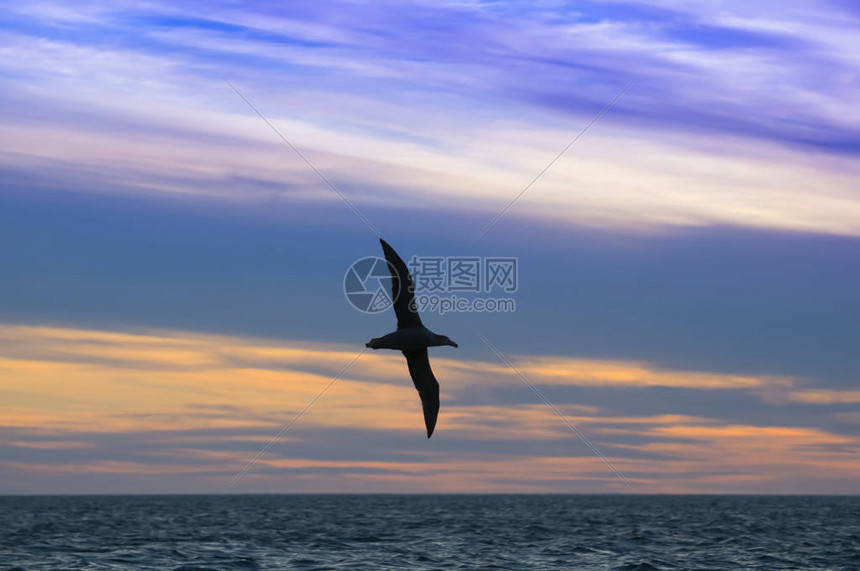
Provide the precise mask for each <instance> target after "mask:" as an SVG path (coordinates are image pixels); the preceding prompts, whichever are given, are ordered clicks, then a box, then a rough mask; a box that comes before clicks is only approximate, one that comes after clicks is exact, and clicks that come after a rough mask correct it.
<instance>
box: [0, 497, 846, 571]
mask: <svg viewBox="0 0 860 571" xmlns="http://www.w3.org/2000/svg"><path fill="white" fill-rule="evenodd" d="M0 568H2V569H19V568H20V569H61V568H64V569H173V570H193V569H196V570H203V569H607V570H610V569H619V570H622V569H623V570H635V569H643V570H644V569H739V568H759V569H842V570H848V569H851V570H855V569H860V497H820V496H818V497H814V496H791V497H776V496H457V495H449V496H400V495H382V496H337V495H326V496H42V497H32V496H31V497H8V496H7V497H0Z"/></svg>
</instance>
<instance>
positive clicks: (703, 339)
mask: <svg viewBox="0 0 860 571" xmlns="http://www.w3.org/2000/svg"><path fill="white" fill-rule="evenodd" d="M858 28H860V8H858V5H857V4H856V3H854V2H848V1H838V0H829V1H820V0H818V1H803V2H799V1H791V0H789V1H780V2H776V1H771V0H763V1H761V2H742V1H739V0H720V1H716V2H700V1H685V2H681V1H680V0H678V1H676V0H657V1H653V2H638V1H635V0H631V1H629V2H621V1H619V2H616V1H612V0H607V1H590V2H563V1H557V2H556V1H539V2H500V1H495V2H490V1H487V2H481V1H472V0H461V1H450V2H424V1H408V2H384V1H382V2H359V1H345V2H290V3H280V2H254V3H243V2H223V1H211V2H187V1H182V0H180V1H178V2H176V1H174V2H163V1H160V0H153V1H149V2H135V3H125V2H87V1H83V2H63V1H41V0H34V1H33V2H27V3H9V4H7V5H6V6H5V7H4V9H3V10H2V11H0V244H2V246H0V278H2V279H0V494H43V493H44V494H63V493H222V492H224V491H225V490H226V491H229V492H231V493H270V492H284V493H293V492H296V493H300V492H326V493H328V492H337V493H341V492H374V493H376V492H404V493H413V492H414V493H436V492H458V493H459V492H470V493H471V492H477V493H508V492H511V493H546V492H559V493H599V492H609V493H787V494H806V493H808V494H856V493H860V478H858V474H860V383H858V371H860V351H858V346H860V328H858V323H860V296H858V291H860V161H858V158H860V108H858V106H857V105H856V102H857V101H858V100H860V37H858V35H857V33H856V30H857V29H858ZM240 94H241V95H240ZM243 98H244V99H246V100H247V102H246V101H245V100H243ZM613 101H614V103H612V104H611V106H610V103H611V102H613ZM249 104H250V105H253V107H254V108H255V109H256V110H257V111H258V112H259V114H260V115H262V116H263V117H264V118H265V120H264V119H263V118H261V117H260V115H258V114H257V112H255V110H254V109H252V108H251V106H250V105H249ZM607 106H609V107H608V108H607ZM267 122H268V123H269V124H267ZM275 130H277V133H276V132H275ZM278 133H280V135H282V136H283V137H284V139H285V140H286V141H288V143H285V140H282V139H281V138H280V136H279V134H278ZM572 141H573V144H571V142H572ZM568 145H570V146H569V147H568ZM291 146H292V147H294V148H291ZM565 148H567V150H566V151H565V152H564V153H562V154H561V155H559V153H561V152H562V150H563V149H565ZM296 150H298V151H299V152H300V153H301V156H299V155H298V154H297V153H296ZM302 157H304V159H306V161H307V162H305V160H303V159H302ZM556 158H557V160H555V162H552V164H551V166H550V167H549V168H547V169H546V170H545V171H544V170H543V169H545V168H546V167H547V165H549V164H550V163H551V161H553V159H556ZM308 163H310V165H313V168H311V167H310V166H309V165H308ZM314 169H316V170H317V171H318V172H319V174H321V175H322V176H324V177H325V179H326V180H328V181H329V182H330V183H331V184H332V185H333V186H334V187H335V188H336V189H337V191H338V192H340V193H341V195H342V197H341V196H338V194H337V193H336V192H335V191H334V190H332V188H330V187H329V186H328V185H327V184H326V182H324V181H323V180H322V179H321V177H320V176H318V173H317V172H314ZM542 172H543V174H541V175H540V176H539V177H538V178H537V180H535V177H536V176H538V175H539V174H540V173H542ZM530 183H531V185H530ZM528 185H530V186H528ZM526 187H528V188H527V190H526V191H525V192H523V193H522V195H521V196H520V198H519V199H517V200H515V201H514V202H513V203H512V204H511V201H512V200H514V198H515V197H516V196H517V195H518V194H519V193H520V192H521V191H523V190H524V189H526ZM508 205H509V208H507V210H505V211H504V214H503V215H502V216H501V217H499V218H498V220H497V221H496V222H495V223H494V224H492V225H491V226H490V227H489V228H488V229H487V230H486V232H485V233H484V234H483V235H481V236H480V239H478V240H477V241H475V240H474V238H475V237H476V236H477V235H478V234H479V232H481V230H482V228H485V227H486V226H487V224H488V223H490V222H491V221H492V220H493V219H494V218H495V217H496V216H497V215H498V214H499V213H500V212H502V210H503V209H505V208H506V206H508ZM356 211H357V212H358V213H360V214H361V216H359V215H357V213H356ZM362 217H363V218H365V219H366V221H367V222H368V223H369V224H366V223H365V220H363V219H362ZM371 226H372V227H371ZM376 231H378V232H379V233H380V234H381V235H382V236H384V237H385V239H386V240H387V241H389V242H390V243H391V244H392V245H393V246H394V247H395V248H396V249H397V250H398V251H399V252H400V254H401V255H402V256H403V257H404V258H411V256H413V255H416V256H504V257H515V258H516V259H517V260H518V282H519V283H518V286H519V287H518V290H517V291H516V292H514V293H513V294H511V297H512V298H514V299H515V301H516V310H515V311H513V312H496V313H489V312H483V313H479V312H473V313H464V312H461V313H448V314H445V315H439V314H438V313H437V314H434V313H425V315H424V322H425V324H426V325H427V326H428V327H430V328H431V329H433V330H434V331H437V332H440V333H444V334H446V335H449V336H450V337H451V338H452V339H454V340H455V341H456V342H457V343H458V344H459V348H457V349H454V348H452V347H443V348H438V349H431V360H432V364H433V368H434V371H435V373H436V377H437V378H438V379H439V382H440V385H441V398H442V408H441V411H440V416H439V423H438V425H437V428H436V433H435V434H434V436H433V437H432V438H431V439H429V440H428V439H427V438H426V437H425V435H424V427H423V420H422V416H421V408H420V402H419V400H418V397H417V394H416V393H415V390H414V388H413V387H412V384H411V381H410V379H409V377H408V373H407V371H406V365H405V362H404V359H403V358H402V356H400V355H399V354H396V353H393V352H384V351H366V352H364V353H361V351H362V349H364V343H365V342H366V341H367V340H369V339H370V338H371V337H376V336H378V335H379V333H380V332H386V331H390V330H392V329H393V328H394V323H395V320H394V316H393V314H392V312H391V311H390V310H389V311H387V312H383V313H379V314H364V313H361V312H359V311H357V310H356V309H354V308H353V307H352V306H351V305H350V304H349V302H348V301H347V299H346V298H345V296H344V292H343V280H344V275H345V272H346V271H347V269H348V268H349V267H350V265H351V264H352V263H353V262H354V261H356V260H358V259H360V258H363V257H366V256H378V255H380V253H381V252H380V248H379V244H378V240H377V238H378V236H377V233H376ZM484 339H486V342H485V341H484ZM500 355H501V357H500ZM502 357H503V358H502ZM350 363H351V364H350ZM347 365H349V368H348V369H347V370H346V372H344V373H343V374H342V375H341V376H340V377H339V378H338V377H337V376H338V374H339V373H341V371H342V370H343V369H344V368H345V367H347ZM333 379H336V380H335V381H334V382H333V383H332V380H333ZM529 384H531V385H532V386H533V387H534V388H535V391H533V390H532V388H530V386H529ZM329 385H330V386H329ZM327 386H328V389H327V390H326V391H325V392H324V393H323V394H322V395H321V396H319V398H318V400H316V401H315V402H314V403H313V405H312V406H311V407H310V408H308V409H307V411H306V412H305V413H304V414H302V416H301V417H300V418H299V419H298V420H297V421H296V422H295V423H294V424H293V425H292V426H291V427H290V428H289V430H287V431H286V432H285V433H284V434H283V436H282V437H281V438H280V439H278V440H277V441H276V442H274V443H273V444H272V445H271V447H269V448H268V449H267V451H266V452H265V453H264V454H263V455H261V456H260V457H259V459H258V461H257V462H256V463H255V464H254V465H253V466H252V467H251V468H250V469H249V470H248V471H247V472H246V473H244V474H243V475H242V476H241V477H240V478H239V479H238V480H236V481H235V482H234V483H233V485H231V486H229V487H228V485H229V484H230V482H231V481H233V479H234V477H235V476H236V475H237V474H239V473H240V472H241V471H242V470H243V469H244V468H245V467H246V466H247V465H248V463H249V462H250V461H251V459H252V458H254V457H255V456H257V454H258V453H259V452H260V451H261V450H263V449H264V447H266V446H267V445H269V444H270V443H271V442H272V440H273V438H274V437H275V435H277V434H278V433H279V432H281V430H282V429H283V428H284V427H285V426H287V425H288V424H289V423H291V422H292V421H293V420H294V419H295V417H296V415H297V414H299V413H300V412H301V411H302V410H303V409H304V408H305V407H306V405H307V404H308V403H309V402H311V401H312V400H313V399H314V398H316V397H317V396H318V395H319V394H320V392H321V391H322V390H323V389H324V388H325V387H327ZM544 399H546V400H547V401H549V402H550V403H551V404H552V407H554V409H555V410H554V409H553V408H552V407H550V406H547V404H546V403H545V402H544ZM556 412H557V413H558V414H556ZM560 416H563V417H564V418H560ZM572 427H575V429H576V430H573V429H572ZM576 431H578V432H579V434H577V432H576ZM595 450H597V451H599V453H600V455H602V456H603V457H604V458H601V457H600V456H599V455H598V454H596V453H595ZM616 471H617V472H618V473H620V474H623V476H624V478H626V479H627V480H628V481H629V482H630V484H631V485H630V486H628V485H627V484H626V483H625V482H624V480H622V478H620V477H619V476H618V474H617V473H616Z"/></svg>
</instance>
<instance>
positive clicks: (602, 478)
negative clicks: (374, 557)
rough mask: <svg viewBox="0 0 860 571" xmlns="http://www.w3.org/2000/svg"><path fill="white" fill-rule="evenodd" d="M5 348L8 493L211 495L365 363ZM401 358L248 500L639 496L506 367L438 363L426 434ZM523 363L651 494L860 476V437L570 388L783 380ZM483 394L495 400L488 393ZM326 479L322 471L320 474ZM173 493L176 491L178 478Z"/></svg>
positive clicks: (170, 347) (124, 347)
mask: <svg viewBox="0 0 860 571" xmlns="http://www.w3.org/2000/svg"><path fill="white" fill-rule="evenodd" d="M0 340H2V345H0V346H2V347H3V349H2V355H0V373H2V375H0V378H2V382H0V393H2V395H3V403H4V404H3V411H2V412H3V415H2V418H3V421H2V427H0V433H2V434H3V435H4V436H3V439H2V445H0V463H2V464H3V466H4V467H5V468H4V469H5V470H7V471H9V473H10V474H13V475H14V477H13V478H12V479H11V480H10V484H9V487H8V489H7V490H6V491H15V490H18V491H21V490H27V489H30V490H31V491H33V489H34V488H32V487H31V488H27V481H28V476H27V475H28V474H29V475H31V476H32V475H38V476H39V478H47V480H45V481H46V482H54V483H53V484H47V483H46V484H44V485H45V486H49V485H50V486H56V485H60V484H59V482H61V481H62V480H63V479H75V478H77V477H78V476H81V475H85V474H102V475H109V476H112V477H116V478H120V479H122V478H124V477H129V478H132V477H133V475H135V474H149V475H153V476H158V477H159V478H169V477H171V476H173V477H177V476H182V475H184V476H185V477H193V478H200V479H198V480H195V481H196V482H197V485H200V486H204V487H203V488H197V489H198V491H199V490H200V489H209V490H215V489H217V488H218V486H219V485H220V486H223V485H225V484H226V482H227V481H229V480H230V479H231V478H232V476H233V475H235V473H237V472H238V471H239V470H241V469H242V468H243V467H244V466H245V464H246V463H247V462H248V460H249V459H250V458H251V457H253V456H254V455H255V454H256V452H257V451H259V449H261V448H262V447H263V446H264V445H265V444H267V443H268V442H269V441H270V440H271V438H272V436H273V435H274V434H275V433H277V432H278V431H279V430H280V429H281V428H282V427H283V426H285V425H286V424H287V423H288V422H290V421H291V420H292V418H293V417H294V415H295V414H296V413H298V412H299V411H300V410H301V409H302V408H303V407H304V405H305V404H306V403H308V402H310V401H311V399H313V398H314V396H316V395H317V394H318V393H319V391H321V390H322V388H323V387H325V386H326V385H327V384H328V382H329V381H330V380H331V378H332V377H334V375H336V374H337V373H338V372H339V371H340V370H341V368H342V367H343V366H344V365H345V364H346V363H348V362H349V361H350V360H351V359H352V358H353V357H354V356H355V354H356V352H355V348H353V347H346V346H343V345H337V344H322V343H308V342H302V341H277V342H276V341H273V340H266V339H259V338H243V337H235V336H233V337H229V336H223V335H211V334H200V333H190V332H178V331H154V330H150V331H143V330H138V331H100V330H86V329H73V328H61V327H35V326H22V325H2V326H0ZM401 361H402V359H401V358H400V357H399V356H396V355H384V354H373V355H365V356H362V357H361V358H360V359H359V360H358V361H356V363H355V364H354V365H353V367H352V368H351V369H350V370H349V372H348V373H347V374H346V375H344V377H343V378H342V379H341V380H340V381H338V382H337V384H336V385H334V386H333V387H332V388H331V389H330V390H329V391H328V392H327V393H326V394H325V395H324V396H323V397H322V398H321V399H320V401H319V402H318V403H317V404H316V405H315V406H314V407H313V408H312V409H311V410H309V411H308V412H307V414H305V415H304V416H303V417H302V419H301V420H300V421H299V423H298V424H297V425H296V427H295V428H294V429H293V430H291V432H290V433H288V434H287V435H286V437H285V438H283V439H281V440H280V441H279V443H278V445H277V447H276V448H274V449H273V450H272V452H271V453H270V454H267V455H266V456H264V457H263V458H262V459H261V460H260V463H259V464H260V465H259V466H258V467H257V468H256V469H255V470H254V471H253V473H252V474H249V475H248V477H247V479H243V480H245V481H243V484H242V485H243V486H244V487H240V488H239V489H247V490H253V489H256V490H258V491H259V490H270V489H273V488H272V486H274V489H279V490H281V491H284V490H293V491H311V490H315V491H325V490H329V491H331V490H334V489H338V490H343V489H350V490H358V491H370V490H376V489H379V486H383V484H384V485H385V486H388V487H389V488H388V489H390V490H419V489H420V490H424V491H431V490H432V491H475V490H484V491H551V490H556V491H558V490H569V489H571V486H573V488H575V489H589V490H604V491H611V490H615V491H619V490H622V489H623V486H624V484H623V483H621V485H620V486H619V481H618V480H617V479H616V478H614V476H613V474H612V472H611V471H609V468H608V467H607V466H606V465H605V464H603V461H602V460H601V459H599V458H596V457H594V456H593V454H592V453H591V451H590V450H589V449H588V448H587V447H585V446H584V445H583V444H582V443H581V442H579V441H578V440H577V438H576V436H575V435H574V434H573V433H572V432H571V431H570V430H569V428H568V426H567V425H566V424H564V423H563V422H561V420H560V419H558V418H557V417H556V416H555V414H553V413H552V411H550V410H549V409H548V408H547V407H546V406H545V405H544V404H543V403H541V402H534V400H533V395H531V393H530V392H529V391H528V390H527V389H526V388H525V387H523V386H522V384H521V381H520V379H519V378H518V377H517V376H516V375H514V374H512V373H511V372H510V371H509V370H507V369H506V368H505V367H502V366H499V365H496V364H494V363H486V362H480V361H458V360H453V359H443V358H438V359H434V366H435V368H436V372H437V375H438V376H439V378H440V379H442V396H443V418H442V419H441V422H440V425H439V434H438V435H436V436H435V437H434V439H433V440H430V441H426V439H421V438H419V437H420V436H421V429H422V424H421V414H420V405H419V404H418V399H417V397H416V395H415V394H414V389H413V388H412V387H411V386H410V384H409V383H408V380H407V377H406V372H405V367H404V366H403V363H402V362H401ZM513 362H514V363H515V364H516V366H517V367H518V369H520V371H521V372H523V374H525V375H527V377H529V378H530V379H531V380H532V382H534V383H535V385H536V386H539V387H541V390H542V391H545V392H546V394H551V395H552V396H553V400H555V401H556V407H557V408H558V410H559V411H561V412H562V413H563V414H564V415H565V417H566V418H567V419H568V421H569V422H571V423H573V424H574V425H576V426H578V427H579V428H580V430H581V431H582V432H583V433H584V434H587V435H588V437H589V438H590V440H592V441H593V442H594V443H595V444H596V445H597V446H598V447H599V448H600V449H602V451H603V453H604V454H605V455H606V456H607V458H609V460H610V462H612V464H613V465H614V466H616V467H617V468H618V469H619V470H621V471H622V473H625V475H627V476H628V477H629V479H631V480H633V481H635V482H637V483H638V485H641V486H645V488H643V490H642V491H667V490H683V491H691V490H698V491H707V490H755V489H759V488H758V487H756V486H760V485H761V486H765V485H777V486H779V485H783V484H784V485H786V486H788V485H789V484H790V483H791V482H799V481H801V480H802V479H803V478H805V477H809V478H812V477H813V476H814V477H815V478H820V475H816V474H814V473H813V472H812V471H811V470H810V469H809V468H808V465H810V464H811V465H817V466H827V467H828V468H832V469H833V470H834V478H836V479H837V480H838V482H841V480H839V478H842V477H843V476H844V475H845V474H846V473H847V471H850V470H853V469H856V461H855V460H853V459H852V457H851V454H853V452H851V451H852V450H856V448H857V447H858V441H857V438H856V437H855V436H848V435H843V434H838V433H835V432H832V431H830V430H827V429H824V428H813V427H805V426H792V425H759V424H738V423H736V422H735V423H725V422H723V421H722V420H721V419H719V418H718V417H704V416H694V415H679V414H652V413H647V414H640V415H636V414H617V413H614V412H613V411H612V408H611V405H606V404H601V405H595V404H590V403H588V402H576V399H575V398H573V397H575V395H574V394H573V393H570V392H568V393H566V396H564V397H562V398H558V395H559V394H563V393H557V389H556V387H557V388H559V389H561V388H564V389H570V388H574V387H583V386H589V387H602V388H604V389H607V390H613V391H622V390H626V391H645V390H649V389H650V388H653V387H663V388H665V389H667V390H678V389H682V388H683V389H686V390H689V389H696V390H700V391H715V390H719V391H734V392H735V393H736V394H737V395H738V396H737V398H758V397H756V396H755V395H754V394H753V395H751V394H749V393H750V391H758V390H761V389H762V387H763V386H766V385H768V384H769V383H772V382H774V380H773V379H772V378H770V377H767V376H742V375H723V374H717V373H707V372H695V371H692V372H690V371H688V372H685V371H673V370H667V369H661V368H659V367H655V366H653V365H648V364H644V363H634V362H625V361H609V360H588V359H570V358H560V357H533V356H532V357H529V356H519V357H515V358H514V359H513ZM777 380H780V379H777ZM782 382H785V381H784V380H782ZM793 382H799V381H796V380H795V381H793ZM506 386H507V387H509V388H510V390H515V389H521V390H523V391H524V392H523V393H521V394H522V396H521V397H520V400H519V402H506V403H503V402H499V401H498V398H495V399H494V397H493V396H492V395H493V394H494V393H497V392H498V391H500V390H501V389H503V388H504V387H506ZM790 389H791V387H790V386H789V387H787V390H790ZM475 391H479V392H480V393H481V394H484V397H482V398H478V399H477V400H476V398H475V394H476V393H475ZM553 391H556V392H553ZM625 394H626V395H627V396H626V397H625V398H626V399H630V398H632V399H634V400H635V398H636V397H635V393H629V392H628V393H625ZM470 395H471V396H470ZM487 395H489V396H487ZM615 398H617V397H615ZM494 401H495V402H494ZM760 402H762V404H761V406H779V405H778V404H774V405H768V404H767V403H765V402H764V401H760ZM416 439H418V440H416ZM415 442H421V443H422V447H421V448H416V446H415ZM425 442H426V444H423V443H425ZM427 446H429V447H427ZM729 457H731V458H732V460H731V461H727V458H729ZM777 468H778V469H779V470H780V471H777ZM311 474H313V475H319V476H320V477H319V479H313V480H310V481H308V480H306V476H309V475H311ZM129 481H130V480H129ZM159 481H160V480H159ZM219 482H220V484H219ZM335 482H338V484H336V485H335V484H334V483H335ZM838 482H837V483H836V484H834V485H836V486H842V485H843V484H842V483H838ZM75 485H77V484H75ZM160 485H161V486H166V488H164V489H175V486H176V485H177V482H173V483H172V484H171V483H170V480H169V479H168V480H164V483H163V484H160ZM791 485H794V484H791ZM798 485H799V484H798ZM820 485H826V484H820ZM206 486H208V487H206ZM577 486H584V488H577ZM180 488H181V486H180ZM39 489H40V490H42V488H39ZM147 489H149V488H147ZM157 489H162V488H157ZM777 489H778V488H777ZM839 489H842V488H839ZM150 491H156V488H152V489H151V490H150Z"/></svg>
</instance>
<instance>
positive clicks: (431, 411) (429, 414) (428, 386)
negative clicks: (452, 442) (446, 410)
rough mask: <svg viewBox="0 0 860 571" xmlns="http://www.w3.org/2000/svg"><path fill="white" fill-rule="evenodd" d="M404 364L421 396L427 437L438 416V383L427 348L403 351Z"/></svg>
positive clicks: (431, 431) (430, 433)
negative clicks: (407, 367) (407, 366)
mask: <svg viewBox="0 0 860 571" xmlns="http://www.w3.org/2000/svg"><path fill="white" fill-rule="evenodd" d="M403 356H404V357H406V364H407V365H409V376H411V377H412V382H413V383H415V388H416V389H418V394H419V395H420V396H421V406H422V407H423V408H424V426H426V427H427V438H430V436H432V435H433V429H434V428H436V417H437V416H439V383H438V382H437V381H436V377H434V376H433V370H432V369H431V368H430V359H428V358H427V349H426V348H424V349H418V350H417V351H404V352H403Z"/></svg>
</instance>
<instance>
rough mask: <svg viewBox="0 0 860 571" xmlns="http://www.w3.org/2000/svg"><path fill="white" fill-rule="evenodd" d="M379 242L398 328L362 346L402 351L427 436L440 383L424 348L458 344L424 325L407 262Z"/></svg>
mask: <svg viewBox="0 0 860 571" xmlns="http://www.w3.org/2000/svg"><path fill="white" fill-rule="evenodd" d="M379 242H380V243H381V244H382V251H383V252H385V259H386V261H387V262H388V267H389V269H390V270H391V294H392V295H391V298H392V299H393V300H394V313H395V314H396V315H397V331H394V332H392V333H389V334H388V335H383V336H382V337H378V338H377V337H375V338H373V339H371V340H370V341H368V342H367V343H366V345H365V346H366V347H369V348H370V349H394V350H397V351H402V352H403V356H404V357H406V364H407V365H408V367H409V375H410V376H411V377H412V382H413V383H414V384H415V388H416V390H418V394H419V396H420V397H421V405H422V407H423V409H424V425H425V427H426V428H427V438H430V436H432V434H433V429H434V428H435V427H436V418H437V417H438V415H439V383H438V382H437V381H436V377H435V376H434V375H433V370H432V369H431V368H430V359H429V358H428V356H427V348H428V347H440V346H442V345H450V346H452V347H456V346H457V344H456V343H454V342H453V341H451V340H450V339H449V338H448V337H446V336H444V335H437V334H436V333H433V332H432V331H430V330H429V329H427V328H426V327H424V324H423V323H421V318H420V317H419V316H418V308H417V307H416V306H415V293H414V285H413V282H412V276H411V275H409V270H408V268H407V267H406V264H405V263H403V260H402V259H400V256H398V255H397V252H395V251H394V248H392V247H391V246H389V245H388V243H387V242H385V240H382V239H380V240H379Z"/></svg>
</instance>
